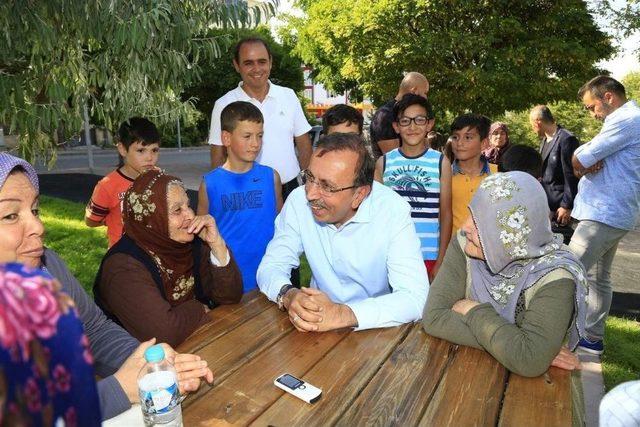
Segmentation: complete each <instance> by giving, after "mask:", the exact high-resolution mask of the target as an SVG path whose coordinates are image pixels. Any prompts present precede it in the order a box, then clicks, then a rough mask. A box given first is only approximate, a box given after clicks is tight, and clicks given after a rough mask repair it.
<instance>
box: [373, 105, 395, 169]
mask: <svg viewBox="0 0 640 427" xmlns="http://www.w3.org/2000/svg"><path fill="white" fill-rule="evenodd" d="M395 105H396V100H395V99H390V100H389V101H387V102H385V103H384V104H383V105H382V106H381V107H380V108H378V111H376V113H375V114H374V115H373V117H372V118H371V126H370V127H369V134H370V136H371V151H372V153H373V158H374V159H377V158H378V157H380V156H382V150H380V147H378V141H384V140H386V139H398V140H399V139H400V137H399V136H398V134H397V133H396V131H395V130H394V129H393V118H394V117H393V107H394V106H395Z"/></svg>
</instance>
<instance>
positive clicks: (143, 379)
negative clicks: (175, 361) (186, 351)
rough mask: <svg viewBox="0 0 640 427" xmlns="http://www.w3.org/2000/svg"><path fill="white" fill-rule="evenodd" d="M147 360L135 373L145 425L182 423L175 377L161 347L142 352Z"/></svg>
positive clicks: (178, 424) (174, 372)
mask: <svg viewBox="0 0 640 427" xmlns="http://www.w3.org/2000/svg"><path fill="white" fill-rule="evenodd" d="M144 358H145V359H146V361H147V363H146V364H145V365H144V367H143V368H142V370H140V374H139V375H138V393H139V394H140V406H141V407H142V416H143V418H144V423H145V425H146V426H156V425H160V426H167V427H169V426H171V427H173V426H176V427H177V426H181V425H182V408H181V407H180V391H179V389H178V381H177V378H178V376H177V375H176V370H175V369H174V368H173V365H172V364H171V363H169V361H168V360H167V359H165V355H164V349H163V348H162V346H161V345H159V344H156V345H154V346H151V347H149V348H148V349H147V350H146V351H145V352H144Z"/></svg>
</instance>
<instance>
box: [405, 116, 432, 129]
mask: <svg viewBox="0 0 640 427" xmlns="http://www.w3.org/2000/svg"><path fill="white" fill-rule="evenodd" d="M428 121H429V119H428V118H427V117H426V116H415V117H400V118H399V119H398V126H402V127H407V126H409V125H410V124H411V122H413V123H415V124H416V126H424V125H426V124H427V122H428Z"/></svg>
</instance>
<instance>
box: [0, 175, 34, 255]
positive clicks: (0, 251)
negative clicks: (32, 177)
mask: <svg viewBox="0 0 640 427" xmlns="http://www.w3.org/2000/svg"><path fill="white" fill-rule="evenodd" d="M43 236H44V226H43V225H42V222H41V221H40V218H39V217H38V193H37V191H36V189H35V188H34V187H33V185H31V181H29V178H27V175H25V174H24V173H22V172H16V173H13V174H11V175H9V176H8V177H7V180H6V181H5V183H4V185H3V186H2V188H1V189H0V262H16V261H17V262H20V263H23V264H25V265H27V266H30V267H38V266H40V258H41V257H42V253H43V250H44V246H43V240H42V239H43Z"/></svg>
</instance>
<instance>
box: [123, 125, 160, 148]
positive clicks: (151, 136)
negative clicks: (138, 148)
mask: <svg viewBox="0 0 640 427" xmlns="http://www.w3.org/2000/svg"><path fill="white" fill-rule="evenodd" d="M118 140H119V142H120V143H121V144H122V145H124V148H125V149H127V150H129V147H130V146H131V144H133V143H134V142H139V143H141V144H142V145H150V144H160V132H158V128H157V127H156V125H154V124H153V123H152V122H151V121H150V120H148V119H145V118H144V117H131V118H130V119H129V120H125V121H124V122H122V124H121V125H120V128H119V129H118Z"/></svg>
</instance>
